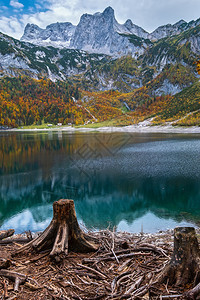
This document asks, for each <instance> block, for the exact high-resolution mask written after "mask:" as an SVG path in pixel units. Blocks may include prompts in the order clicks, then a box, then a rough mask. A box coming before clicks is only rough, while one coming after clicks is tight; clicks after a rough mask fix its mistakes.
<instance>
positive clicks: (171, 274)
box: [158, 227, 200, 287]
mask: <svg viewBox="0 0 200 300" xmlns="http://www.w3.org/2000/svg"><path fill="white" fill-rule="evenodd" d="M199 271H200V251H199V245H198V240H197V237H196V232H195V229H194V228H193V227H177V228H175V229H174V250H173V255H172V258H171V260H170V262H169V264H168V265H167V266H166V267H165V268H164V269H163V271H162V273H161V274H160V275H159V278H158V281H159V282H160V283H166V282H168V283H169V284H170V285H172V284H173V285H175V286H183V287H184V286H185V285H186V284H195V282H196V281H197V276H198V274H199Z"/></svg>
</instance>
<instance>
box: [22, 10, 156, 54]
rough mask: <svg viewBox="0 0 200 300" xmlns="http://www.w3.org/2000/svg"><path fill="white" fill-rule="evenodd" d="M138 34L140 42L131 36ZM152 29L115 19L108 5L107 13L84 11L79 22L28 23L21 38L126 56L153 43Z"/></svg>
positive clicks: (137, 52) (45, 43)
mask: <svg viewBox="0 0 200 300" xmlns="http://www.w3.org/2000/svg"><path fill="white" fill-rule="evenodd" d="M132 35H136V36H137V37H138V38H140V44H138V43H133V42H131V41H130V39H129V37H131V36H132ZM147 38H148V33H147V32H146V31H145V30H144V29H142V28H141V27H139V26H137V25H134V24H133V23H132V21H131V20H127V21H126V22H125V23H124V24H123V25H121V24H119V23H118V22H117V20H116V19H115V15H114V10H113V9H112V8H111V7H107V8H106V9H105V10H104V11H103V13H95V14H94V15H91V14H84V15H82V17H81V19H80V22H79V23H78V25H77V26H74V25H72V24H71V23H56V24H51V25H49V26H47V27H46V29H41V28H39V27H38V26H37V25H34V24H27V26H26V28H25V30H24V35H23V36H22V38H21V41H28V42H31V43H33V44H36V45H43V46H47V45H51V46H54V47H65V48H70V49H78V50H85V51H88V52H90V53H104V54H108V55H114V56H122V55H126V54H128V53H132V55H134V56H135V55H138V54H142V53H143V52H144V50H145V49H146V48H147V47H148V46H149V44H150V41H149V40H148V39H147Z"/></svg>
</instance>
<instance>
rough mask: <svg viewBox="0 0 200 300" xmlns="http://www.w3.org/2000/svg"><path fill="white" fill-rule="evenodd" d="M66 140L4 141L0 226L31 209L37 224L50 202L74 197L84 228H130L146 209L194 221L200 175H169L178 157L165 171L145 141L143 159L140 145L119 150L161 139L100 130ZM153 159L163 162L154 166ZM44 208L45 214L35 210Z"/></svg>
mask: <svg viewBox="0 0 200 300" xmlns="http://www.w3.org/2000/svg"><path fill="white" fill-rule="evenodd" d="M59 135H60V133H59ZM63 136H64V137H62V136H59V137H58V133H53V134H52V133H51V134H49V133H48V134H47V133H45V134H44V133H42V134H41V133H38V134H8V135H7V134H5V135H3V136H1V138H0V175H1V176H0V217H1V223H2V222H4V220H6V219H8V218H10V217H12V216H14V215H16V214H17V213H19V212H21V211H23V210H24V209H26V208H30V210H31V211H32V213H33V215H34V218H35V220H36V221H37V222H38V221H43V220H44V219H45V218H46V216H47V214H48V215H49V213H50V212H49V207H51V204H52V202H53V201H55V200H58V199H60V198H68V199H74V200H75V205H76V208H77V214H78V216H80V218H81V219H82V220H83V221H84V223H85V224H86V225H87V226H89V227H91V226H96V227H98V228H105V227H106V226H107V225H108V222H111V223H112V224H113V225H115V226H116V225H117V224H118V223H119V222H120V221H121V220H122V219H125V220H127V222H129V223H131V222H132V221H133V220H135V219H136V218H139V217H141V216H142V215H144V214H145V213H146V212H147V211H152V212H154V213H155V214H156V215H157V216H160V217H164V218H169V217H173V218H174V219H175V220H178V221H180V220H181V218H187V216H186V217H185V215H184V214H183V213H184V212H187V213H191V214H192V215H193V217H195V216H197V217H199V211H200V201H199V198H200V189H199V175H198V174H197V176H196V177H195V176H193V173H194V172H193V173H192V175H191V174H189V175H188V176H187V174H186V173H184V174H179V173H178V174H177V173H176V174H174V173H173V172H174V169H175V170H176V168H173V172H170V170H171V166H173V163H174V160H173V159H172V158H174V155H177V153H176V152H174V153H173V154H172V156H170V159H172V160H171V164H169V165H168V166H166V168H165V165H163V161H162V159H161V158H162V157H161V156H162V155H163V154H162V152H161V153H160V152H159V155H157V154H156V155H157V156H156V155H155V154H154V151H152V152H150V151H149V149H150V148H148V147H147V150H146V148H145V145H148V143H147V144H145V143H144V144H143V152H142V154H141V153H140V147H136V148H137V149H136V151H135V152H134V151H132V150H133V149H132V148H131V147H132V146H131V147H130V148H128V152H127V153H125V152H123V151H121V150H120V151H121V152H120V151H119V152H118V150H116V149H121V147H123V146H124V145H126V146H127V145H128V144H129V143H133V144H134V145H135V144H136V143H138V142H146V141H152V140H157V139H160V137H159V136H157V135H156V136H155V137H152V136H151V135H148V136H145V135H138V137H137V135H136V137H134V136H132V139H130V137H129V136H126V137H125V139H123V138H122V135H121V134H103V133H102V134H98V135H96V134H91V133H90V134H80V133H76V134H66V135H64V134H63ZM112 136H113V137H114V138H112ZM165 145H166V144H165ZM152 147H154V144H153V143H151V149H152ZM168 147H170V146H168ZM196 148H197V147H196ZM196 148H195V149H196ZM155 149H157V148H156V147H155V148H153V150H155ZM161 150H162V149H161ZM187 155H188V153H187ZM150 158H151V159H150ZM158 158H159V159H160V161H161V164H157V162H158ZM167 159H168V157H165V161H167ZM149 161H150V162H151V163H150V164H149ZM197 161H198V157H197V158H196V161H195V160H193V162H192V163H193V165H192V166H194V167H195V165H197V166H198V164H197ZM178 163H179V161H178ZM189 163H190V162H188V164H189ZM179 165H180V164H179ZM155 166H156V168H157V169H156V170H155ZM147 167H149V168H148V170H147ZM191 168H192V170H193V169H194V168H193V167H191ZM191 168H190V169H191ZM185 170H186V171H187V168H185ZM185 170H184V172H185ZM155 171H156V172H157V173H156V172H155ZM165 171H167V174H165ZM47 204H49V205H50V206H47V207H48V213H47V212H46V211H45V209H43V210H41V211H40V210H39V209H38V207H39V206H41V205H42V207H46V205H47Z"/></svg>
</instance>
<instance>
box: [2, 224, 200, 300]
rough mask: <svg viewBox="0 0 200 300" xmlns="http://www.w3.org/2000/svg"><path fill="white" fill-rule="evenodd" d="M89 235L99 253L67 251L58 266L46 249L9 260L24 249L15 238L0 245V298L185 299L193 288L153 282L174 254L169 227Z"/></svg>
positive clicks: (107, 231) (101, 232)
mask: <svg viewBox="0 0 200 300" xmlns="http://www.w3.org/2000/svg"><path fill="white" fill-rule="evenodd" d="M197 233H198V234H200V231H197ZM90 235H92V236H93V237H94V238H96V239H97V240H98V241H99V244H100V246H99V250H98V251H97V252H94V253H92V254H91V253H90V254H79V253H74V252H70V253H69V254H68V256H67V257H66V258H65V259H63V260H62V261H61V262H60V263H59V264H57V263H55V262H54V261H52V259H51V258H50V256H49V251H46V252H43V253H39V254H37V253H31V252H30V253H28V254H25V253H21V254H20V255H18V256H15V257H14V258H12V257H11V253H13V252H15V251H17V250H19V249H20V248H21V247H22V246H21V244H20V243H19V241H20V239H19V237H18V238H16V236H13V237H11V238H9V240H12V241H13V242H12V243H10V244H7V243H6V241H5V242H4V243H6V244H5V245H3V244H0V257H2V258H4V259H3V260H0V291H1V292H0V295H1V297H2V299H10V300H11V299H63V300H64V299H77V300H78V299H83V300H86V299H87V300H89V299H93V300H95V299H115V300H117V299H183V297H182V296H181V295H183V294H184V292H185V291H187V290H190V289H191V288H192V286H191V285H189V286H185V287H184V288H175V287H173V286H169V285H168V283H163V284H160V283H158V282H157V281H156V279H157V276H158V275H159V274H160V272H162V270H163V269H164V267H165V266H166V265H167V264H168V262H169V261H170V257H171V255H172V250H173V232H172V231H168V232H163V233H158V234H155V235H152V234H130V233H116V232H111V231H109V230H106V231H100V232H93V233H90ZM198 236H199V235H198ZM7 240H8V239H7ZM16 240H17V241H18V242H16ZM26 240H27V239H26ZM2 242H3V241H2ZM1 264H2V265H1ZM6 271H7V272H8V274H5V272H6ZM194 299H197V298H194Z"/></svg>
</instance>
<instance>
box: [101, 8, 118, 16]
mask: <svg viewBox="0 0 200 300" xmlns="http://www.w3.org/2000/svg"><path fill="white" fill-rule="evenodd" d="M114 14H115V12H114V9H113V8H112V7H111V6H108V7H106V9H105V10H104V11H103V15H104V16H112V17H114Z"/></svg>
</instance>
